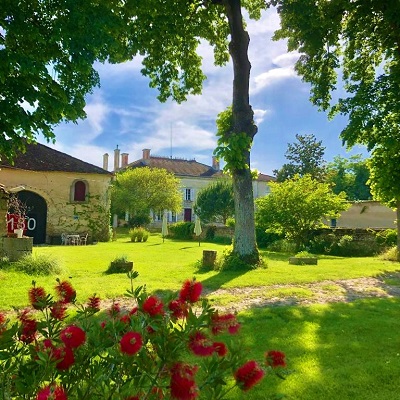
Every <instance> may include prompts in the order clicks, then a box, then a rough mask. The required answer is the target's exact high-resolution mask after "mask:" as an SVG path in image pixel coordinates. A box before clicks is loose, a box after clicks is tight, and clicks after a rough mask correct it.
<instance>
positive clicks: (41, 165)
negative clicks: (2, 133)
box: [0, 144, 113, 244]
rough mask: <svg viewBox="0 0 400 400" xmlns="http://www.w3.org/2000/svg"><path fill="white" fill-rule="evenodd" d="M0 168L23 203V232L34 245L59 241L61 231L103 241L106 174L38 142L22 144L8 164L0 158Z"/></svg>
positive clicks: (106, 222) (5, 181)
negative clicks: (25, 212)
mask: <svg viewBox="0 0 400 400" xmlns="http://www.w3.org/2000/svg"><path fill="white" fill-rule="evenodd" d="M0 169H1V170H0V182H1V183H2V184H3V185H4V186H5V188H6V189H7V190H9V189H12V188H15V189H14V190H15V191H16V195H17V196H18V198H19V199H20V200H22V201H23V202H24V203H26V205H27V207H28V213H27V214H28V215H27V216H28V218H27V221H26V225H27V226H26V231H25V235H27V236H31V237H33V241H34V243H35V244H41V243H54V244H56V243H59V242H60V238H61V234H62V233H67V234H83V233H88V234H89V241H91V240H107V239H108V237H109V225H110V198H109V187H110V184H111V180H112V177H113V174H112V173H110V172H108V171H105V170H104V169H102V168H100V167H97V166H95V165H92V164H89V163H86V162H84V161H82V160H79V159H77V158H75V157H71V156H69V155H68V154H65V153H62V152H59V151H57V150H54V149H51V148H49V147H47V146H44V145H42V144H27V149H26V152H25V153H23V154H20V155H18V156H17V157H16V158H15V160H14V164H10V163H8V162H7V161H5V160H0ZM11 191H12V190H11ZM8 223H9V224H10V223H12V222H11V221H8Z"/></svg>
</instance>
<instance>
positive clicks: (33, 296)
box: [29, 287, 46, 310]
mask: <svg viewBox="0 0 400 400" xmlns="http://www.w3.org/2000/svg"><path fill="white" fill-rule="evenodd" d="M29 301H30V303H31V305H32V307H33V308H34V309H35V310H43V308H45V306H46V305H45V302H46V292H45V290H44V289H43V288H42V287H33V288H31V289H30V290H29Z"/></svg>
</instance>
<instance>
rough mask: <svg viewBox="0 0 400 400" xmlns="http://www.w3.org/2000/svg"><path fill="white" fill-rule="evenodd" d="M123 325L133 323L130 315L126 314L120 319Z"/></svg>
mask: <svg viewBox="0 0 400 400" xmlns="http://www.w3.org/2000/svg"><path fill="white" fill-rule="evenodd" d="M119 320H120V321H121V322H122V323H123V324H126V325H129V324H130V322H131V316H130V315H129V314H125V315H123V316H122V317H121V318H120V319H119Z"/></svg>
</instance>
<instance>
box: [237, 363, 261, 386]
mask: <svg viewBox="0 0 400 400" xmlns="http://www.w3.org/2000/svg"><path fill="white" fill-rule="evenodd" d="M234 376H235V379H236V382H237V384H238V385H239V387H240V388H241V389H242V390H244V391H246V390H249V389H251V388H252V387H253V386H254V385H255V384H256V383H258V382H259V381H260V380H261V379H262V378H263V376H264V371H263V370H262V369H261V368H260V367H259V365H258V364H257V363H256V362H255V361H248V362H247V363H246V364H244V365H243V366H241V367H240V368H239V369H238V370H237V371H236V372H235V375H234Z"/></svg>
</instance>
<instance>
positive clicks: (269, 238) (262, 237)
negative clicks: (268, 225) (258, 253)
mask: <svg viewBox="0 0 400 400" xmlns="http://www.w3.org/2000/svg"><path fill="white" fill-rule="evenodd" d="M283 238H284V234H282V233H277V232H266V229H265V228H262V227H260V226H256V240H257V246H258V247H259V248H262V249H265V248H267V247H268V246H269V245H271V244H272V243H274V242H276V241H277V240H280V239H283Z"/></svg>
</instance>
